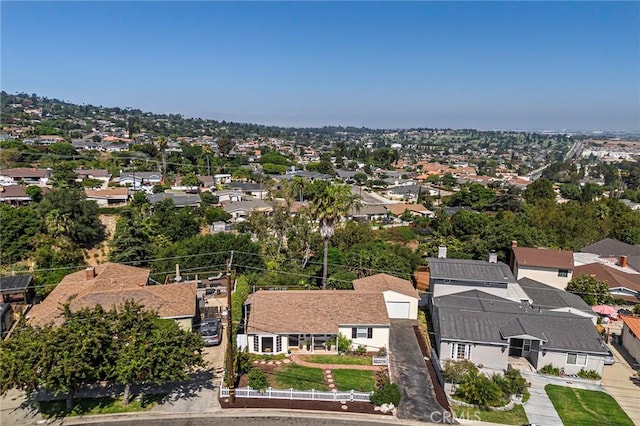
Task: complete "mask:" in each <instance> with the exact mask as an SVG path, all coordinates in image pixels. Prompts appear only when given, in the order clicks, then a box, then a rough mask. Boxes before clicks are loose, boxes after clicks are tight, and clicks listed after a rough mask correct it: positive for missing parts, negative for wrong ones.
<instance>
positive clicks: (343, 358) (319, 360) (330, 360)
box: [300, 355, 371, 365]
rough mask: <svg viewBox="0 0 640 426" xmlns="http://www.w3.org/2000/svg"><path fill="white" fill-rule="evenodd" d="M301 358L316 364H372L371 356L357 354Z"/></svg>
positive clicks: (305, 356) (304, 356) (303, 356)
mask: <svg viewBox="0 0 640 426" xmlns="http://www.w3.org/2000/svg"><path fill="white" fill-rule="evenodd" d="M300 359H301V360H303V361H306V362H311V363H314V364H344V365H371V358H369V357H362V356H355V355H302V356H300Z"/></svg>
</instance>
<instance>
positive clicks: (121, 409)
mask: <svg viewBox="0 0 640 426" xmlns="http://www.w3.org/2000/svg"><path fill="white" fill-rule="evenodd" d="M164 397H165V395H149V396H147V397H145V398H144V399H143V400H142V401H140V400H133V401H131V402H129V404H128V405H122V398H109V397H107V398H95V399H89V398H82V399H76V400H74V406H73V409H72V410H71V411H67V410H66V401H64V400H62V401H42V402H40V412H41V413H42V415H43V416H44V417H65V416H71V417H73V416H90V415H95V414H114V413H130V412H134V411H148V410H151V409H152V408H153V407H154V406H155V405H157V404H158V401H160V400H162V398H164Z"/></svg>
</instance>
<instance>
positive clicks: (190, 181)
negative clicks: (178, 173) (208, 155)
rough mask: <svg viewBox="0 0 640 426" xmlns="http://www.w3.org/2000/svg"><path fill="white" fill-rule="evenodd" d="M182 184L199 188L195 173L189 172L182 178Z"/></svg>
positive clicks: (198, 180)
mask: <svg viewBox="0 0 640 426" xmlns="http://www.w3.org/2000/svg"><path fill="white" fill-rule="evenodd" d="M181 183H182V186H186V187H190V188H199V187H200V179H198V176H196V174H195V173H189V174H188V175H185V176H184V177H183V178H182V181H181Z"/></svg>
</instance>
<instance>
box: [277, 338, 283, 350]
mask: <svg viewBox="0 0 640 426" xmlns="http://www.w3.org/2000/svg"><path fill="white" fill-rule="evenodd" d="M276 352H277V353H280V352H282V336H276Z"/></svg>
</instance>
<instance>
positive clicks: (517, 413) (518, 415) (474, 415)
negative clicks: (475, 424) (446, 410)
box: [453, 405, 529, 425]
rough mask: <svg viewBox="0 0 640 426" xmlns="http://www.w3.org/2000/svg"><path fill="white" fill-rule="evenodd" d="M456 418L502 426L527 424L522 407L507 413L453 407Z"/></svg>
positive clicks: (518, 406) (515, 407) (517, 406)
mask: <svg viewBox="0 0 640 426" xmlns="http://www.w3.org/2000/svg"><path fill="white" fill-rule="evenodd" d="M453 409H454V411H455V413H456V418H459V419H466V420H476V421H478V420H480V421H483V422H490V423H500V424H503V425H524V424H527V423H528V422H529V420H528V419H527V415H526V414H525V412H524V408H523V407H522V405H516V406H514V407H513V408H512V409H511V410H509V411H484V410H480V409H479V408H471V407H462V406H459V405H458V406H454V407H453Z"/></svg>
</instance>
